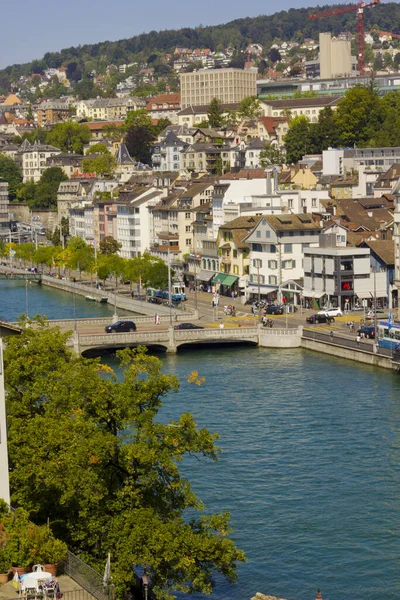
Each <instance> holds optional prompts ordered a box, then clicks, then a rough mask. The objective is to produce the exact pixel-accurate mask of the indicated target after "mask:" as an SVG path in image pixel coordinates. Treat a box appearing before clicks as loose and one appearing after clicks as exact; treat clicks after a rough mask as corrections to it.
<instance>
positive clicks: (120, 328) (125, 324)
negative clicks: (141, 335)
mask: <svg viewBox="0 0 400 600" xmlns="http://www.w3.org/2000/svg"><path fill="white" fill-rule="evenodd" d="M104 331H105V332H106V333H127V332H129V331H136V325H135V323H134V322H133V321H117V322H116V323H113V324H112V325H107V327H104Z"/></svg>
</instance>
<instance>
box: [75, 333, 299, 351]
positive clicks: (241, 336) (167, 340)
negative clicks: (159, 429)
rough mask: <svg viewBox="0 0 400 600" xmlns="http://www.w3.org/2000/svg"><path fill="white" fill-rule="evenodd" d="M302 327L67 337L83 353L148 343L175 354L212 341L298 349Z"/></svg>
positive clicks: (152, 346)
mask: <svg viewBox="0 0 400 600" xmlns="http://www.w3.org/2000/svg"><path fill="white" fill-rule="evenodd" d="M301 335H302V328H301V327H299V328H297V329H264V328H262V327H259V326H255V327H238V328H224V329H219V328H218V329H211V328H210V329H192V330H188V331H179V330H174V329H173V328H172V327H170V328H169V329H168V330H160V331H149V332H135V333H108V334H107V333H101V334H79V333H77V332H74V333H73V335H72V336H71V338H70V342H69V344H70V346H71V347H73V348H74V350H75V351H76V352H78V353H80V354H83V355H91V354H101V353H102V352H104V351H109V350H119V349H121V348H135V347H137V346H147V347H148V348H153V349H159V350H163V351H166V352H168V353H175V352H177V351H178V349H179V348H184V347H185V346H188V345H193V344H196V345H212V344H225V345H232V344H243V343H245V344H250V345H253V346H262V347H266V348H299V347H300V345H301Z"/></svg>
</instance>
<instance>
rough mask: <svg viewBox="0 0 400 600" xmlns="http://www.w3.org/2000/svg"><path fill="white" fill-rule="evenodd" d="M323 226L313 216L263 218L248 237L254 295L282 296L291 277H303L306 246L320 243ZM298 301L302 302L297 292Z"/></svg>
mask: <svg viewBox="0 0 400 600" xmlns="http://www.w3.org/2000/svg"><path fill="white" fill-rule="evenodd" d="M320 233H321V225H320V223H319V222H318V221H316V220H315V219H313V217H312V216H311V215H306V214H298V215H288V214H282V215H268V216H265V217H262V218H261V219H260V221H259V223H258V225H257V226H256V227H255V229H254V231H253V232H252V233H251V234H250V235H249V236H247V238H246V242H247V243H248V244H249V245H250V248H251V251H250V269H249V285H248V289H247V293H248V294H249V295H250V296H253V297H256V296H258V291H259V289H260V295H261V296H262V297H263V298H266V297H268V296H269V295H271V294H272V295H273V296H274V297H276V296H278V297H279V296H280V295H281V289H282V286H283V285H284V284H285V283H286V282H287V281H288V280H298V279H300V278H302V277H303V275H304V269H303V258H304V251H305V249H307V248H309V247H310V246H318V244H319V235H320ZM295 295H296V296H297V297H296V298H294V303H295V304H298V303H299V297H298V296H299V294H295Z"/></svg>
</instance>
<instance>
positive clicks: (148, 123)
mask: <svg viewBox="0 0 400 600" xmlns="http://www.w3.org/2000/svg"><path fill="white" fill-rule="evenodd" d="M123 126H124V129H125V131H128V130H129V129H130V127H146V128H147V129H149V130H151V129H152V127H153V123H152V120H151V117H150V115H149V113H148V112H147V110H146V109H145V108H140V109H139V110H131V111H130V112H128V114H127V115H126V119H125V121H124V125H123Z"/></svg>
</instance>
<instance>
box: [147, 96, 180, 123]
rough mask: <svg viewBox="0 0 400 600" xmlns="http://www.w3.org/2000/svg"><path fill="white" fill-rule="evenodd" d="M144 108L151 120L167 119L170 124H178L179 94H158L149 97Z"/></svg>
mask: <svg viewBox="0 0 400 600" xmlns="http://www.w3.org/2000/svg"><path fill="white" fill-rule="evenodd" d="M146 110H147V112H148V114H149V115H150V117H151V119H152V120H159V119H169V120H170V121H171V123H172V124H174V125H177V124H178V113H179V111H180V110H181V95H180V94H160V95H159V96H154V97H153V98H149V100H148V102H147V105H146Z"/></svg>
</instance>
